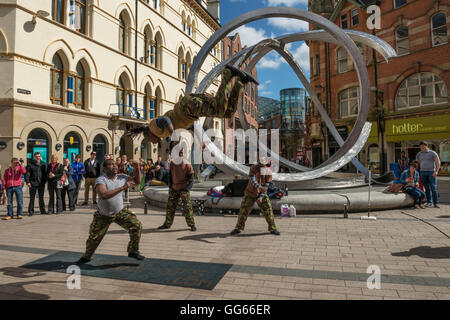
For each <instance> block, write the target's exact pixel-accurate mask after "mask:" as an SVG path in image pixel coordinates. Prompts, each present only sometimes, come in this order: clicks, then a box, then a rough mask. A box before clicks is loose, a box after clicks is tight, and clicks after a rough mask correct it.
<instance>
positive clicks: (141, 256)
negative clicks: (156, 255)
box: [128, 252, 145, 260]
mask: <svg viewBox="0 0 450 320" xmlns="http://www.w3.org/2000/svg"><path fill="white" fill-rule="evenodd" d="M128 257H130V258H133V259H136V260H144V259H145V257H144V256H143V255H141V254H140V253H139V252H135V253H129V254H128Z"/></svg>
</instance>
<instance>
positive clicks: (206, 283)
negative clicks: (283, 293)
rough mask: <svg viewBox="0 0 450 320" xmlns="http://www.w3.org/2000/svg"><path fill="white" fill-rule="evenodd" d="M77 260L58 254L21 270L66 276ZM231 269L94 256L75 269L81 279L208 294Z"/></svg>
mask: <svg viewBox="0 0 450 320" xmlns="http://www.w3.org/2000/svg"><path fill="white" fill-rule="evenodd" d="M81 256H82V253H79V252H69V251H59V252H56V253H54V254H51V255H49V256H47V257H44V258H41V259H38V260H36V261H33V262H30V263H27V264H26V265H23V266H22V268H28V269H37V270H44V271H55V272H63V273H66V272H67V268H69V266H72V265H75V262H76V261H77V260H78V259H79V258H80V257H81ZM231 266H232V265H231V264H220V263H205V262H192V261H180V260H165V259H152V258H147V259H144V260H142V261H138V260H135V259H131V258H128V257H126V256H113V255H106V254H96V255H95V256H94V259H93V260H92V261H91V262H89V263H87V264H83V265H81V266H79V267H80V269H81V274H82V275H85V276H91V277H99V278H109V279H118V280H127V281H137V282H148V283H155V284H162V285H169V286H178V287H188V288H196V289H205V290H212V289H214V287H215V286H216V285H217V283H218V282H219V281H220V280H221V279H222V277H223V276H224V275H225V273H227V271H228V270H229V269H230V268H231ZM69 272H70V271H69Z"/></svg>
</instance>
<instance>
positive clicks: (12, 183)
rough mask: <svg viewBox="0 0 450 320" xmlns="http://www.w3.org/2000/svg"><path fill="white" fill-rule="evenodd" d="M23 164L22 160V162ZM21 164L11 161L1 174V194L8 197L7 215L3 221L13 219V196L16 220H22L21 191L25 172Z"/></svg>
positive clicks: (15, 160)
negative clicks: (15, 206) (15, 204)
mask: <svg viewBox="0 0 450 320" xmlns="http://www.w3.org/2000/svg"><path fill="white" fill-rule="evenodd" d="M22 162H23V160H22ZM22 162H20V161H19V159H17V158H12V159H11V165H10V167H9V168H8V169H6V170H5V173H4V174H3V183H2V184H3V188H4V189H3V190H4V191H3V194H4V195H5V194H6V196H7V197H8V206H7V210H8V215H7V216H6V217H5V218H3V220H11V219H12V218H13V196H14V195H16V202H17V219H22V218H23V216H22V210H23V191H22V175H24V174H25V173H26V172H27V171H26V170H25V168H24V167H23V164H22Z"/></svg>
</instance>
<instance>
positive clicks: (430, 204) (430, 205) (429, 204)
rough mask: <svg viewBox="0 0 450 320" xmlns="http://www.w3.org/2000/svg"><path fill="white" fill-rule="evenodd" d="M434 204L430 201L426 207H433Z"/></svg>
mask: <svg viewBox="0 0 450 320" xmlns="http://www.w3.org/2000/svg"><path fill="white" fill-rule="evenodd" d="M432 206H433V204H432V203H430V202H428V203H427V204H426V205H425V207H428V208H430V207H432Z"/></svg>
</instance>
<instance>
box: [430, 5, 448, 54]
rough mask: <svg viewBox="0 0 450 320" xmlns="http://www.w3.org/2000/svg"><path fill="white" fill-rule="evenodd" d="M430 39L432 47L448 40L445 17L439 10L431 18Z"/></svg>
mask: <svg viewBox="0 0 450 320" xmlns="http://www.w3.org/2000/svg"><path fill="white" fill-rule="evenodd" d="M431 41H432V45H433V47H436V46H440V45H443V44H446V43H447V42H448V37H447V18H446V16H445V13H443V12H439V13H437V14H435V15H434V16H433V17H432V18H431Z"/></svg>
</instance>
